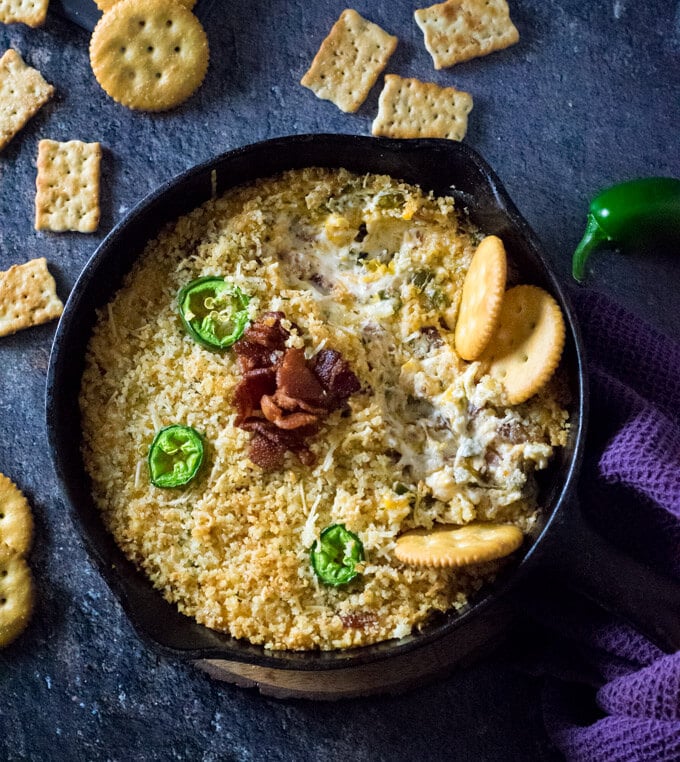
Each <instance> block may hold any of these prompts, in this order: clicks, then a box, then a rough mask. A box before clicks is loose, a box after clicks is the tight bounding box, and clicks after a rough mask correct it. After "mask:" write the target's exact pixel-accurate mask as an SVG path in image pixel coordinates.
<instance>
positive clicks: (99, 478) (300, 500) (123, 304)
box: [80, 169, 568, 649]
mask: <svg viewBox="0 0 680 762" xmlns="http://www.w3.org/2000/svg"><path fill="white" fill-rule="evenodd" d="M482 238H483V232H482V231H478V230H476V229H475V228H473V227H472V226H471V225H470V223H469V222H468V220H467V218H466V217H465V215H464V214H463V213H462V212H459V211H458V210H457V209H456V207H455V205H454V202H453V200H452V199H450V198H437V197H435V196H433V195H431V194H428V193H425V192H424V191H422V190H421V189H420V188H418V187H415V186H412V185H407V184H405V183H402V182H399V181H397V180H394V179H391V178H389V177H386V176H376V175H364V176H358V175H354V174H350V173H348V172H346V171H344V170H327V169H304V170H295V171H291V172H287V173H285V174H283V175H281V176H277V177H274V178H270V179H265V180H261V181H258V182H255V183H253V184H250V185H247V186H244V187H239V188H236V189H233V190H230V191H229V192H227V193H226V194H225V195H224V196H222V197H220V198H217V199H215V200H212V201H210V202H208V203H206V204H204V205H203V206H201V207H200V208H198V209H196V210H195V211H194V212H192V213H191V214H189V215H187V216H185V217H183V218H181V219H179V220H178V221H177V222H176V223H174V224H172V225H170V226H168V227H167V228H166V229H164V230H163V231H162V233H161V234H160V235H159V236H158V238H157V239H156V240H154V241H152V242H150V243H149V244H148V246H147V248H146V251H145V253H144V254H143V256H142V257H141V258H140V260H139V261H138V263H137V264H136V266H135V267H134V269H133V270H132V272H131V273H130V274H129V275H128V276H127V278H126V280H125V282H124V284H123V286H122V288H121V289H120V290H119V291H118V292H117V294H116V295H115V296H114V298H113V299H112V301H111V302H110V303H109V304H108V305H107V306H106V307H105V308H104V309H102V310H101V311H100V313H99V316H98V321H97V324H96V327H95V329H94V332H93V335H92V338H91V340H90V343H89V348H88V352H87V360H86V369H85V372H84V375H83V380H82V390H81V396H80V406H81V411H82V426H83V455H84V461H85V464H86V468H87V470H88V472H89V474H90V476H91V478H92V483H93V489H94V498H95V502H96V504H97V505H98V507H99V509H100V510H101V513H102V517H103V519H104V522H105V524H106V526H107V527H108V529H109V530H110V531H111V533H112V534H113V536H114V537H115V539H116V541H117V543H118V544H119V545H120V547H121V548H122V550H123V551H124V552H125V554H126V555H127V556H128V557H129V558H130V559H132V560H133V561H134V562H135V563H136V564H137V565H138V566H139V567H140V568H141V569H142V570H143V571H144V572H145V573H146V574H147V575H148V577H149V578H150V580H151V581H152V582H153V584H154V585H155V587H157V588H158V589H159V590H160V591H161V592H162V593H163V595H164V596H165V597H166V598H167V599H168V600H169V601H172V602H174V603H175V604H176V605H177V606H178V608H179V610H180V611H182V612H183V613H185V614H187V615H189V616H191V617H195V618H196V620H197V621H199V622H200V623H202V624H204V625H207V626H208V627H211V628H214V629H217V630H222V631H225V632H228V633H230V634H231V635H233V636H235V637H237V638H245V639H248V640H249V641H251V642H253V643H257V644H262V645H264V646H265V647H267V648H271V649H314V648H321V649H333V648H347V647H350V646H356V645H365V644H369V643H374V642H377V641H381V640H387V639H390V638H400V637H404V636H406V635H407V634H409V633H410V632H412V631H413V630H414V629H417V628H418V627H419V626H421V625H422V624H423V623H425V622H426V621H427V619H428V618H429V617H430V616H431V614H432V613H433V612H435V611H448V610H451V609H460V608H461V607H463V606H464V605H465V604H466V602H467V600H468V596H469V595H470V594H471V593H473V592H474V591H476V590H478V589H479V588H480V587H481V586H482V585H483V584H484V583H485V582H487V581H488V580H489V579H491V577H492V576H493V574H494V573H495V572H497V570H498V568H499V565H500V564H502V563H503V561H498V560H493V561H485V562H482V563H472V564H467V565H462V566H456V567H452V566H450V565H449V566H444V567H443V568H442V567H441V566H439V565H432V566H426V565H423V566H418V565H410V564H408V563H404V562H402V561H400V560H399V559H398V558H397V556H396V555H395V548H396V541H397V538H398V537H399V536H401V535H403V534H404V533H405V532H408V531H410V530H414V529H433V528H435V529H436V528H437V527H439V526H442V525H454V526H463V525H468V524H470V523H472V522H483V523H489V524H500V525H512V526H514V527H517V528H518V529H519V530H520V531H521V532H522V533H523V534H524V535H526V534H527V533H529V532H530V531H531V529H532V527H533V526H534V525H535V523H536V520H537V516H538V512H539V511H540V506H539V505H538V504H537V494H538V492H537V488H536V484H535V481H534V471H536V470H539V469H544V468H546V467H547V466H548V463H549V461H550V459H551V457H552V455H553V452H554V449H555V448H557V447H559V446H562V445H564V444H565V442H566V432H567V427H568V415H567V412H566V411H565V409H564V397H563V393H562V387H563V383H562V378H561V376H560V374H559V372H558V373H557V374H556V375H555V376H554V377H553V378H552V379H551V380H550V381H548V382H547V384H546V385H544V386H543V388H542V389H540V390H539V391H538V392H537V393H536V394H534V395H533V396H532V397H531V398H529V399H528V400H526V401H525V402H523V403H522V404H519V405H511V404H509V402H508V399H507V394H506V392H505V389H504V388H503V386H502V384H501V382H500V381H499V380H498V379H497V378H494V377H492V376H491V375H489V374H488V373H486V372H485V369H484V366H483V364H482V363H480V362H466V361H464V360H463V359H461V358H460V357H459V356H458V354H457V353H456V351H455V342H454V333H453V328H454V326H455V318H456V315H457V311H458V306H459V304H460V295H461V289H462V285H463V281H464V279H465V275H466V272H467V269H468V267H469V264H470V261H471V259H472V256H473V253H474V251H475V249H476V247H477V245H478V243H479V242H480V240H481V239H482ZM201 279H206V280H201ZM194 282H196V284H197V285H194V286H192V288H193V289H195V290H196V293H197V294H199V296H200V298H199V299H197V300H195V301H194V302H191V301H190V300H189V301H187V299H186V298H185V297H186V294H187V293H188V292H187V290H186V288H187V284H192V283H194ZM183 289H184V291H183ZM210 289H212V291H211V290H210ZM180 292H181V293H182V294H183V295H184V296H183V304H184V307H183V309H184V312H183V314H182V315H180V310H179V308H178V294H179V293H180ZM206 305H207V306H206ZM244 326H245V327H244ZM237 335H238V336H240V337H237ZM243 342H246V344H248V346H246V344H244V343H243ZM253 358H254V359H253ZM248 374H250V375H248ZM343 374H344V375H343ZM341 375H342V378H343V379H344V380H343V381H342V384H340V385H337V384H339V383H340V382H338V379H339V378H340V377H341ZM244 379H250V380H249V381H247V382H246V381H245V380H244ZM331 379H335V380H334V381H332V380H331ZM244 384H245V386H244ZM333 384H336V386H333ZM338 390H342V391H338ZM296 416H297V417H296ZM248 422H250V423H248ZM175 425H177V426H180V427H184V428H183V429H181V431H186V429H187V427H188V428H189V429H191V430H192V431H193V432H195V435H196V436H195V437H194V435H193V434H192V437H194V438H193V439H190V438H188V435H187V436H186V437H185V438H184V439H182V438H179V439H178V440H177V441H176V442H174V443H173V442H170V444H169V445H168V446H167V447H166V451H165V452H164V453H161V455H162V457H163V458H164V460H163V461H162V463H161V466H162V467H163V468H164V469H165V471H166V472H168V473H174V471H175V470H176V471H177V474H179V475H180V476H181V475H182V473H183V471H182V469H185V471H186V469H187V468H188V466H187V463H188V464H189V466H191V477H190V479H174V480H173V481H171V482H170V483H171V484H175V483H179V482H181V486H178V487H173V488H161V487H157V486H154V485H153V484H152V483H151V481H150V478H149V464H148V455H149V448H150V446H151V443H152V442H153V441H154V438H155V437H156V435H157V433H158V432H159V431H161V430H163V429H164V428H165V427H169V426H175ZM281 432H284V433H281ZM196 437H200V442H201V443H202V445H203V451H204V457H203V460H202V462H201V464H200V467H196V462H197V461H196V457H195V452H194V450H192V446H193V447H194V448H195V446H196V444H197V440H196ZM257 437H260V439H257ZM262 438H264V440H266V441H264V442H263V441H262ZM273 441H279V442H280V446H278V447H274V446H273V445H272V446H271V448H273V449H271V448H270V445H271V442H273ZM192 442H193V445H192ZM254 442H255V443H256V444H254ZM182 447H185V449H186V453H185V454H184V455H183V452H182ZM261 448H264V449H261ZM267 448H270V449H267ZM263 453H264V454H263ZM272 453H273V454H272ZM185 455H186V457H185ZM270 456H271V457H270ZM183 458H184V460H183ZM192 458H193V460H192ZM155 465H157V464H155ZM186 473H188V471H186ZM514 547H516V543H515V544H513V545H512V546H511V547H510V550H508V552H511V550H512V549H513V548H514ZM486 557H487V556H485V558H486ZM473 558H474V556H473Z"/></svg>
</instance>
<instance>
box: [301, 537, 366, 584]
mask: <svg viewBox="0 0 680 762" xmlns="http://www.w3.org/2000/svg"><path fill="white" fill-rule="evenodd" d="M311 559H312V569H314V571H315V573H316V576H317V577H318V578H319V579H320V580H321V581H322V582H323V583H324V584H326V585H332V586H333V587H338V586H339V585H345V584H347V583H348V582H351V581H352V580H353V579H354V578H355V577H357V576H359V572H358V571H357V568H356V566H357V564H358V563H360V562H361V561H363V560H364V546H363V543H362V542H361V540H360V539H359V538H358V537H357V536H356V535H355V534H354V532H350V531H349V530H348V529H346V528H345V526H344V524H331V526H329V527H326V528H325V529H324V530H323V531H322V532H321V534H320V535H319V539H318V540H315V542H314V544H313V545H312V549H311Z"/></svg>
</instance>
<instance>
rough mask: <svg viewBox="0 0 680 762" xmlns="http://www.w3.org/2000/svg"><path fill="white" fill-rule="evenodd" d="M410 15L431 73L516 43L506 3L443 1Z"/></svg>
mask: <svg viewBox="0 0 680 762" xmlns="http://www.w3.org/2000/svg"><path fill="white" fill-rule="evenodd" d="M413 15H414V17H415V20H416V24H418V26H419V27H420V28H421V29H422V31H423V34H424V36H425V47H426V48H427V51H428V53H429V54H430V55H431V56H432V60H433V61H434V68H435V69H443V68H445V67H447V66H453V65H454V64H457V63H460V62H461V61H468V60H469V59H471V58H477V57H478V56H486V55H488V54H489V53H493V52H494V51H495V50H502V49H503V48H507V47H508V46H509V45H513V44H514V43H516V42H517V41H518V40H519V32H518V31H517V28H516V27H515V25H514V24H513V23H512V21H511V20H510V10H509V8H508V4H507V2H506V0H446V2H445V3H438V4H437V5H431V6H430V7H429V8H419V9H418V10H417V11H415V13H414V14H413Z"/></svg>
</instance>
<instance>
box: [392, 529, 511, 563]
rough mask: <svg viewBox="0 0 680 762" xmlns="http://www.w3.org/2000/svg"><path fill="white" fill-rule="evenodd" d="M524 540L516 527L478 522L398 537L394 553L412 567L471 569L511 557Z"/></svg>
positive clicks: (414, 532) (414, 530) (420, 530)
mask: <svg viewBox="0 0 680 762" xmlns="http://www.w3.org/2000/svg"><path fill="white" fill-rule="evenodd" d="M522 540H523V535H522V530H521V529H519V528H518V527H516V526H515V525H514V524H492V523H489V522H482V521H475V522H472V523H470V524H465V525H463V526H446V525H438V526H437V525H435V526H434V527H433V528H432V529H412V530H410V531H408V532H405V533H404V534H402V535H400V536H399V537H397V543H396V548H395V551H394V553H395V555H396V557H397V558H398V559H399V560H400V561H402V562H403V563H405V564H410V565H412V566H434V567H457V566H469V565H470V564H479V563H482V562H484V561H492V560H494V559H497V558H503V557H504V556H508V555H510V553H513V552H514V551H515V550H517V548H519V546H520V545H521V544H522Z"/></svg>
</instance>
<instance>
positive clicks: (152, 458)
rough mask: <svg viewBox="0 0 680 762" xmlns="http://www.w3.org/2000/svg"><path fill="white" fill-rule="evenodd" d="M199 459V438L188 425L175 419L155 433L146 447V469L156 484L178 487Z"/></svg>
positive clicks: (192, 473)
mask: <svg viewBox="0 0 680 762" xmlns="http://www.w3.org/2000/svg"><path fill="white" fill-rule="evenodd" d="M202 463H203V440H202V439H201V435H200V434H199V433H198V432H197V431H196V430H195V429H192V428H191V426H183V425H182V424H180V423H175V424H173V425H172V426H166V427H165V428H163V429H161V430H160V431H158V432H157V433H156V436H155V437H154V440H153V442H152V443H151V447H150V448H149V472H150V474H151V483H152V484H155V485H156V487H182V486H184V485H185V484H188V483H189V482H190V481H191V480H192V479H193V478H194V476H196V474H197V473H198V469H199V468H200V467H201V464H202Z"/></svg>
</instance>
